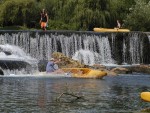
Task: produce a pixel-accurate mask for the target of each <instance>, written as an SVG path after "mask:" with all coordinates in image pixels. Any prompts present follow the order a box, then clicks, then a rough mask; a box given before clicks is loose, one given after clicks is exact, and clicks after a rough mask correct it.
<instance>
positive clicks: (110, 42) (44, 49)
mask: <svg viewBox="0 0 150 113" xmlns="http://www.w3.org/2000/svg"><path fill="white" fill-rule="evenodd" d="M147 40H148V37H147V36H145V35H144V37H143V33H140V32H137V33H135V32H131V33H95V32H80V31H79V32H77V31H76V32H75V31H46V32H42V31H19V32H18V31H13V32H9V33H7V32H3V33H1V35H0V43H1V44H7V43H9V44H11V45H17V46H20V47H21V48H24V50H25V52H26V53H29V54H30V55H31V56H32V57H34V58H36V59H37V60H48V59H49V58H51V55H52V53H53V52H62V53H63V54H65V55H66V56H68V57H72V58H73V59H76V60H79V61H81V62H83V63H85V64H87V65H93V64H95V63H96V64H97V63H98V64H107V65H108V64H124V63H125V64H140V63H150V60H149V56H150V54H149V53H148V52H147V51H146V50H145V48H146V49H147V50H149V49H150V45H149V43H147Z"/></svg>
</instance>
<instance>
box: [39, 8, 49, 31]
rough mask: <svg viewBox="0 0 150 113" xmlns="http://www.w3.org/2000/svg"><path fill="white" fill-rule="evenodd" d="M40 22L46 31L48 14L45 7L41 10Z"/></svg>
mask: <svg viewBox="0 0 150 113" xmlns="http://www.w3.org/2000/svg"><path fill="white" fill-rule="evenodd" d="M40 24H41V28H42V29H43V30H44V31H45V30H46V26H47V24H48V15H47V13H46V11H45V9H43V10H42V12H41V19H40Z"/></svg>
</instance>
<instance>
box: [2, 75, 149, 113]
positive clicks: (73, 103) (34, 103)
mask: <svg viewBox="0 0 150 113" xmlns="http://www.w3.org/2000/svg"><path fill="white" fill-rule="evenodd" d="M149 80H150V76H149V75H132V76H131V75H130V76H128V75H122V76H116V77H105V78H104V79H103V80H98V79H75V78H19V77H18V78H0V96H1V98H0V105H2V106H1V108H0V112H40V113H60V112H61V113H85V112H86V113H108V112H109V113H110V112H111V113H121V112H122V113H130V112H136V111H138V112H140V110H141V109H143V108H146V107H149V104H148V103H145V102H143V101H141V100H140V97H139V94H140V92H142V91H150V82H149ZM66 90H67V91H69V92H73V93H76V94H80V95H83V96H84V99H79V100H74V99H73V97H71V96H68V95H64V96H63V97H62V98H61V101H59V102H57V101H56V98H57V97H58V96H59V95H60V94H61V93H63V92H65V91H66Z"/></svg>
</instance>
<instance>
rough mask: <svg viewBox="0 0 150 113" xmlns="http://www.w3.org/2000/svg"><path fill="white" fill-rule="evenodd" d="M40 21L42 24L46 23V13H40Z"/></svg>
mask: <svg viewBox="0 0 150 113" xmlns="http://www.w3.org/2000/svg"><path fill="white" fill-rule="evenodd" d="M41 20H42V22H47V16H46V13H41Z"/></svg>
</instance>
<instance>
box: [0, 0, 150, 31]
mask: <svg viewBox="0 0 150 113" xmlns="http://www.w3.org/2000/svg"><path fill="white" fill-rule="evenodd" d="M148 2H149V0H0V26H1V27H3V26H25V28H26V27H29V28H31V27H34V28H36V29H40V24H39V20H40V11H41V10H42V9H43V8H44V9H46V11H47V13H48V16H49V27H48V28H47V29H51V30H93V28H94V27H107V28H114V27H116V20H118V19H119V20H121V23H122V24H123V25H124V26H123V27H126V28H130V29H131V30H143V31H148V30H150V27H149V26H150V12H149V10H150V8H149V7H150V3H148Z"/></svg>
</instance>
